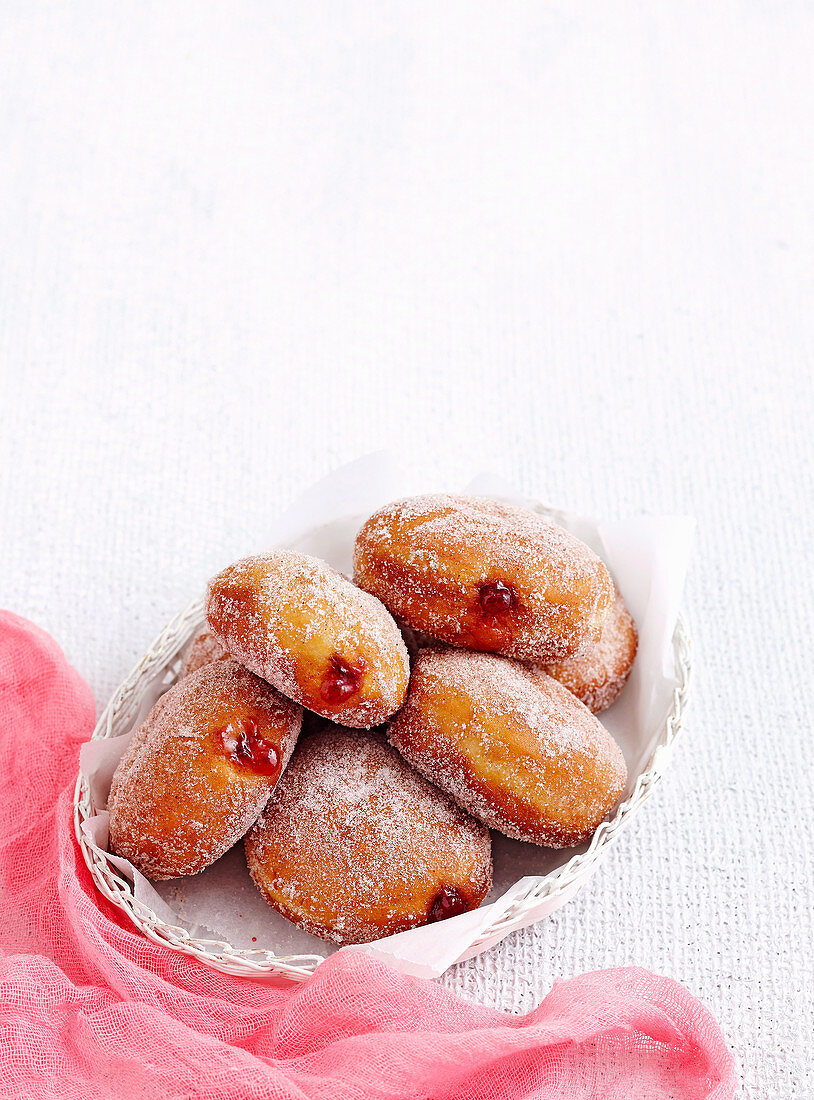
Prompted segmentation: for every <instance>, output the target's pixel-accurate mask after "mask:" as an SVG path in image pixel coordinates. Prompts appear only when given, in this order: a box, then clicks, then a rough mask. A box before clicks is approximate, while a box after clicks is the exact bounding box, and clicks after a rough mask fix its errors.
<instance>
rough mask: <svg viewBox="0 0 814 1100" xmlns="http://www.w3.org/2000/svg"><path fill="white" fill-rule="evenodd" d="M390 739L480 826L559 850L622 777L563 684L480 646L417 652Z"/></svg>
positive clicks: (604, 741) (594, 815)
mask: <svg viewBox="0 0 814 1100" xmlns="http://www.w3.org/2000/svg"><path fill="white" fill-rule="evenodd" d="M388 736H389V739H390V743H391V744H392V745H394V746H395V747H396V748H397V749H398V750H399V752H400V753H401V754H402V755H403V756H404V757H405V759H406V760H408V761H409V763H410V764H412V765H413V767H415V768H417V769H418V770H419V771H420V772H421V773H422V774H423V775H425V776H426V777H427V778H428V779H429V780H430V781H431V782H432V783H435V784H436V785H437V786H439V787H440V788H441V789H442V790H444V791H446V792H447V793H448V794H450V795H451V796H452V797H453V798H454V799H455V801H456V802H457V803H458V804H459V805H460V806H462V807H463V808H464V809H466V810H468V811H469V812H470V813H471V814H473V816H474V817H476V818H478V820H480V821H482V822H483V823H484V824H485V825H488V826H490V827H491V828H493V829H497V830H499V831H500V832H501V833H505V834H506V835H507V836H511V837H516V838H517V839H518V840H527V841H530V842H531V843H533V844H544V845H546V846H548V847H551V848H565V847H568V846H570V845H572V844H579V843H580V842H581V841H582V840H584V839H585V838H586V837H588V836H590V834H591V833H592V832H593V831H594V829H595V828H596V827H597V825H598V824H599V822H600V821H601V820H602V819H603V817H605V815H606V814H607V812H608V810H610V808H611V807H612V806H613V805H614V803H615V802H616V800H617V799H618V798H619V795H620V794H621V792H622V789H623V788H624V785H625V779H626V769H625V762H624V758H623V757H622V753H621V751H620V749H619V746H618V745H617V744H616V742H615V741H614V740H613V738H612V737H611V735H610V734H609V733H608V731H607V730H606V729H605V727H604V726H603V725H602V724H601V723H600V722H599V721H598V720H597V719H596V718H594V716H593V715H592V714H591V712H590V711H589V710H588V708H587V707H585V706H583V705H582V703H580V701H579V700H578V699H576V698H575V697H574V696H573V695H572V694H571V692H570V691H568V689H567V688H564V687H563V686H562V684H559V683H558V682H557V681H556V680H554V679H552V678H551V677H550V676H547V675H546V674H545V673H544V672H540V671H536V670H535V669H532V668H529V667H528V666H526V665H522V664H519V663H518V662H516V661H510V660H507V659H506V658H505V657H498V656H496V655H494V654H490V653H473V652H470V651H467V650H462V649H449V648H447V649H444V650H423V651H422V652H421V653H419V655H418V657H417V658H416V659H415V661H414V662H413V673H412V678H411V680H410V691H409V694H408V696H407V702H406V703H405V705H404V707H403V708H402V709H401V711H399V713H398V714H397V715H396V717H395V719H394V720H393V721H392V722H391V723H390V725H389V727H388Z"/></svg>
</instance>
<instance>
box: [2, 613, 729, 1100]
mask: <svg viewBox="0 0 814 1100" xmlns="http://www.w3.org/2000/svg"><path fill="white" fill-rule="evenodd" d="M93 721H94V705H93V699H92V696H91V693H90V690H89V689H88V687H87V685H86V684H85V683H84V681H83V680H82V679H81V677H80V676H79V675H78V674H77V673H76V672H75V671H74V670H73V669H72V668H71V667H70V666H69V665H68V664H67V662H66V660H65V658H64V656H63V654H62V652H61V650H60V649H59V647H58V646H57V645H56V643H55V642H54V641H53V640H52V639H51V638H50V637H49V636H48V635H47V634H45V633H44V632H43V631H42V630H40V629H39V628H38V627H36V626H34V625H33V624H31V623H29V622H27V621H26V620H24V619H21V618H19V617H18V616H16V615H13V614H12V613H10V612H0V739H2V754H3V759H4V760H5V762H6V767H5V770H4V773H3V776H2V779H1V780H0V783H2V793H3V797H2V799H1V800H0V815H2V829H1V830H0V874H2V881H3V890H4V905H3V910H2V912H3V916H2V937H1V939H0V942H1V943H2V946H0V1096H2V1097H26V1098H27V1097H31V1098H37V1100H39V1098H55V1100H56V1098H73V1097H77V1098H78V1097H82V1098H83V1100H96V1098H99V1100H102V1098H118V1097H121V1098H127V1100H129V1098H131V1097H151V1098H154V1097H162V1098H163V1097H166V1098H170V1097H172V1098H179V1100H180V1098H182V1097H206V1098H212V1100H215V1098H224V1100H225V1098H235V1097H275V1098H285V1100H289V1098H290V1100H295V1098H296V1100H304V1098H309V1100H311V1098H313V1100H318V1098H325V1100H328V1098H330V1100H344V1098H348V1100H350V1098H354V1100H356V1098H362V1097H364V1098H368V1097H370V1098H377V1100H378V1098H381V1100H384V1098H389V1100H396V1098H405V1100H407V1098H411V1100H412V1098H415V1100H447V1098H449V1100H452V1098H456V1100H465V1098H471V1100H475V1098H479V1100H481V1098H490V1100H491V1098H494V1100H504V1098H505V1100H524V1098H526V1097H528V1098H529V1100H531V1098H532V1097H533V1098H535V1100H539V1098H553V1097H568V1098H569V1100H577V1098H585V1100H588V1098H597V1100H599V1098H603V1100H614V1098H619V1100H622V1098H625V1100H635V1098H636V1097H642V1098H644V1097H647V1098H648V1100H659V1098H664V1100H667V1098H668V1097H670V1098H673V1100H700V1098H702V1097H703V1098H714V1100H726V1098H728V1097H731V1096H733V1095H734V1087H735V1086H734V1082H735V1073H734V1066H733V1060H732V1057H731V1055H730V1054H729V1052H728V1050H727V1048H726V1045H725V1043H724V1040H723V1038H722V1036H721V1033H720V1031H719V1029H718V1026H717V1024H716V1023H715V1021H714V1020H713V1018H712V1016H711V1015H710V1014H709V1013H708V1012H707V1010H706V1009H705V1008H704V1007H703V1006H702V1005H701V1004H700V1003H699V1002H698V1001H696V1000H695V999H694V998H693V997H691V996H690V994H689V993H688V992H687V991H686V990H685V989H684V988H683V987H682V986H681V985H679V984H678V983H677V982H675V981H673V980H671V979H669V978H666V977H658V976H656V975H654V974H652V973H650V972H649V971H647V970H644V969H639V968H623V969H616V970H607V971H599V972H596V973H593V974H585V975H582V976H581V977H577V978H572V979H569V980H567V981H563V982H559V983H558V984H557V985H556V986H555V987H554V989H553V990H552V992H551V993H550V994H549V995H548V996H547V997H546V998H545V999H544V1001H543V1002H542V1004H541V1005H540V1006H539V1007H538V1008H537V1009H535V1010H534V1011H533V1012H531V1013H529V1014H528V1015H526V1016H512V1015H507V1014H503V1013H501V1012H498V1011H496V1010H494V1009H491V1008H488V1007H484V1006H479V1005H475V1004H472V1003H469V1002H467V1001H465V1000H463V999H461V998H459V997H457V996H455V995H454V994H452V993H451V992H449V991H448V990H445V989H444V988H442V987H441V986H439V985H436V984H433V983H429V982H421V981H418V980H415V979H412V978H408V977H405V976H403V975H400V974H397V973H395V972H394V971H391V970H390V969H389V968H387V967H385V966H383V965H381V964H380V963H378V962H375V961H373V960H371V959H369V958H366V957H364V956H362V955H359V954H356V953H352V952H349V953H344V952H339V953H338V954H336V955H334V956H332V957H331V958H330V959H329V960H328V961H327V962H326V963H324V964H323V965H322V966H321V967H320V968H319V970H318V971H317V973H316V975H315V976H314V977H313V978H312V979H310V980H309V981H308V982H306V983H305V984H303V985H293V984H291V983H289V982H287V981H285V980H278V981H270V982H268V981H263V982H261V981H254V980H246V979H239V978H236V977H233V976H230V975H225V974H219V973H216V972H214V971H211V970H209V969H207V968H205V967H203V966H202V965H200V964H199V963H198V962H196V961H195V960H192V959H189V958H187V957H185V956H183V955H180V954H177V953H174V952H171V951H168V950H164V949H162V948H160V947H158V946H156V945H155V944H153V943H151V942H149V941H148V940H146V939H145V938H144V937H142V936H141V935H140V934H139V933H137V932H136V931H135V929H134V928H132V927H131V926H130V925H129V923H128V922H127V919H126V918H125V917H124V915H123V914H121V913H119V912H118V910H116V909H115V907H113V906H111V905H110V904H109V903H108V902H107V901H106V900H105V899H104V898H102V897H101V895H99V894H98V893H97V892H96V890H95V887H94V885H93V881H92V879H91V877H90V875H89V872H88V871H87V868H86V867H85V865H84V863H83V861H82V858H81V854H80V852H79V848H78V845H77V843H76V840H75V838H74V836H73V826H72V795H73V784H74V780H75V773H76V765H77V753H78V748H79V745H80V744H81V742H82V741H83V740H85V739H86V738H87V737H88V736H89V734H90V731H91V729H92V727H93Z"/></svg>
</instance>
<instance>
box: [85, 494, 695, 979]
mask: <svg viewBox="0 0 814 1100" xmlns="http://www.w3.org/2000/svg"><path fill="white" fill-rule="evenodd" d="M539 510H540V511H541V512H544V513H546V514H550V515H553V516H554V517H555V518H557V515H558V513H557V512H556V510H554V509H550V508H546V507H543V506H539ZM202 621H203V601H202V600H200V599H198V600H196V601H195V602H193V603H191V604H190V605H189V606H188V607H186V608H185V609H184V610H183V611H181V612H179V614H177V615H176V616H175V618H173V619H172V620H171V622H170V623H168V625H167V626H166V627H165V629H164V630H163V631H162V632H161V634H159V636H158V637H157V638H156V640H155V641H154V642H153V644H152V645H151V646H150V648H149V649H148V650H147V652H146V653H145V654H144V656H143V657H142V658H141V660H140V661H139V663H138V664H137V665H136V667H135V668H134V669H133V671H132V672H131V673H130V675H129V676H128V677H127V679H126V680H125V681H124V682H123V683H122V684H121V686H120V687H119V689H118V690H117V691H116V693H115V694H114V696H113V698H112V699H111V700H110V702H109V703H108V705H107V707H106V708H105V710H104V712H103V714H102V716H101V718H100V719H99V723H98V725H97V726H96V729H95V730H94V732H93V738H94V739H97V738H103V737H116V736H119V735H120V734H123V733H127V732H128V731H129V730H130V729H131V728H132V726H133V722H134V720H135V717H136V715H137V713H138V711H139V708H140V706H141V703H142V696H143V695H144V693H145V691H146V688H147V685H150V684H154V683H155V680H156V677H161V678H162V680H163V682H164V683H165V684H166V686H167V687H169V686H170V685H171V684H172V683H173V682H174V681H175V679H176V677H177V674H178V668H179V665H180V658H181V654H182V652H183V650H184V649H185V647H186V645H187V644H188V642H189V641H190V639H191V638H192V637H193V635H194V634H195V633H196V632H197V630H198V629H199V628H200V626H201V624H202ZM673 651H674V659H675V678H676V683H677V686H676V688H675V690H674V692H673V701H672V708H671V711H670V713H669V715H668V716H667V718H666V720H665V721H664V723H663V725H662V727H661V729H660V730H659V731H658V736H657V738H656V741H655V746H654V748H653V751H652V753H651V754H650V756H649V759H648V760H647V762H646V764H645V767H644V768H643V770H642V771H641V773H640V774H639V776H638V778H637V779H636V782H635V784H634V786H633V789H632V791H631V793H630V795H629V797H628V798H627V799H626V800H625V801H624V802H622V803H620V805H619V806H618V807H617V808H616V810H615V811H614V812H613V813H612V815H611V816H610V817H609V818H608V819H607V820H606V821H603V822H602V824H601V825H600V826H599V828H598V829H597V830H596V832H595V833H594V836H593V838H592V840H591V842H590V845H589V846H588V847H587V849H586V850H584V851H580V852H578V853H577V854H576V855H574V856H572V858H571V859H569V860H568V861H567V862H566V863H564V864H563V865H562V866H560V867H558V868H557V869H555V870H554V871H552V872H550V873H549V874H547V875H543V876H541V877H540V878H538V879H536V880H533V881H532V884H531V885H530V886H529V888H528V889H527V890H526V891H525V892H523V893H522V894H521V895H519V896H518V897H516V898H515V899H514V901H513V902H512V904H511V906H510V907H509V908H508V909H504V910H503V911H501V912H500V913H499V916H497V917H496V918H495V919H494V920H493V921H492V922H490V924H488V925H487V926H486V927H485V928H484V929H482V931H481V934H480V936H479V937H478V939H477V941H476V942H475V943H474V944H472V945H471V946H470V947H469V949H468V950H466V951H465V953H464V955H463V956H462V957H470V956H472V955H475V954H478V953H479V952H480V951H482V950H485V949H486V948H487V947H489V946H490V945H491V944H493V943H496V942H497V941H498V940H500V939H502V938H503V937H504V936H506V935H508V934H509V933H510V932H512V931H514V930H515V929H516V928H519V927H522V926H523V925H524V924H526V923H529V914H530V913H531V912H533V911H534V910H539V908H540V906H541V903H546V902H547V903H548V905H547V906H546V908H547V909H548V910H551V909H554V908H556V907H557V902H558V901H560V902H563V901H565V900H567V899H568V898H570V897H571V896H573V895H574V894H575V893H576V892H577V890H578V889H579V888H580V886H582V885H583V884H584V883H585V881H586V880H587V879H588V877H589V876H590V874H591V873H592V871H593V870H594V869H595V868H596V866H597V864H598V862H599V860H600V859H601V858H602V856H603V855H604V854H605V853H606V852H607V850H608V848H609V846H610V845H611V844H612V843H613V841H614V840H616V839H617V837H618V836H619V835H620V834H621V832H622V830H623V829H624V828H625V827H626V826H627V825H628V824H629V822H630V821H631V820H632V818H633V816H634V815H635V813H636V811H637V810H639V809H640V807H641V806H642V805H643V804H644V802H645V801H646V800H647V799H648V798H649V797H650V795H651V794H652V792H653V790H654V789H655V787H656V784H657V783H658V782H659V780H660V779H661V778H662V776H663V774H664V772H665V770H666V768H667V766H668V763H669V761H670V758H671V756H672V753H673V750H674V748H675V744H676V742H677V740H678V736H679V733H680V731H681V726H682V720H683V717H684V713H685V709H686V705H687V695H688V687H689V680H690V641H689V636H688V633H687V630H686V627H685V624H684V622H683V620H681V619H679V620H678V623H677V625H676V629H675V633H674V636H673ZM97 810H98V807H96V806H94V805H93V803H92V799H91V792H90V788H89V784H88V783H87V782H86V781H85V779H84V777H83V776H82V775H81V774H80V775H79V777H78V779H77V783H76V790H75V796H74V824H75V829H76V836H77V839H78V841H79V844H80V847H81V849H82V854H83V856H84V859H85V862H86V863H87V865H88V868H89V869H90V872H91V875H92V876H93V878H94V881H95V882H96V885H97V886H98V888H99V890H100V891H101V892H102V893H103V894H104V895H105V897H107V898H108V899H109V900H110V901H111V902H113V904H114V905H116V906H118V908H119V909H121V910H123V911H124V912H125V913H126V914H127V915H128V917H129V918H130V919H131V920H132V922H133V923H134V924H135V925H136V927H137V928H139V929H140V930H141V931H142V932H143V933H144V934H145V935H146V936H148V937H149V938H150V939H151V940H154V941H155V942H156V943H158V944H161V945H162V946H163V947H169V948H172V949H173V950H176V951H180V952H183V953H184V954H186V955H192V956H194V957H195V958H197V959H199V960H200V961H201V962H203V963H206V965H207V966H211V967H213V968H214V969H216V970H221V971H223V972H225V973H227V974H236V975H241V976H245V977H252V978H262V977H264V976H265V977H274V976H280V975H282V976H286V977H288V978H292V979H295V980H303V979H305V978H307V977H308V976H309V975H310V974H312V973H313V971H314V970H315V969H316V967H317V966H318V965H319V963H320V962H322V961H323V957H324V956H322V955H319V954H312V955H311V954H308V955H277V954H275V952H274V950H273V949H272V948H258V949H254V948H252V949H244V948H236V947H233V946H232V945H231V944H228V943H225V942H222V941H219V940H210V939H196V938H194V937H193V936H191V935H190V933H189V932H188V931H187V930H186V929H184V928H182V927H179V926H174V925H168V924H166V923H165V922H164V921H163V920H161V919H160V918H159V917H158V916H157V915H156V914H155V913H154V912H153V911H152V910H151V909H150V908H149V907H147V906H146V905H145V904H144V903H143V902H141V901H139V900H138V899H137V898H136V897H135V896H134V893H133V885H132V883H131V882H130V881H129V879H127V878H126V877H125V876H124V875H123V874H122V872H121V871H120V870H119V869H118V868H117V867H116V866H115V865H114V864H113V863H112V862H111V860H110V858H109V857H108V855H107V853H105V852H102V851H100V850H99V849H98V848H97V847H96V846H95V845H94V844H92V843H91V841H90V839H89V837H88V836H87V835H86V833H85V832H84V830H83V828H82V826H83V824H84V822H86V821H87V820H88V819H89V818H90V817H92V816H93V815H94V814H95V813H96V812H97Z"/></svg>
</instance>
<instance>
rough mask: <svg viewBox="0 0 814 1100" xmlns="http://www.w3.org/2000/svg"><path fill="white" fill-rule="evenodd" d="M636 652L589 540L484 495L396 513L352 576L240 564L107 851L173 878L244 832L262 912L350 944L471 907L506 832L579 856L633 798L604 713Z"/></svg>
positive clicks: (218, 599) (265, 561)
mask: <svg viewBox="0 0 814 1100" xmlns="http://www.w3.org/2000/svg"><path fill="white" fill-rule="evenodd" d="M636 645H637V633H636V626H635V624H634V622H633V619H632V618H631V616H630V613H629V612H628V610H627V608H626V607H625V605H624V602H623V600H622V597H621V595H620V594H619V592H618V591H617V590H616V588H615V586H614V583H613V580H612V579H611V577H610V574H609V573H608V570H607V568H606V567H605V565H604V564H603V563H602V561H600V559H599V558H598V557H597V556H596V554H594V553H593V551H592V550H590V549H589V548H588V547H587V546H586V545H585V544H584V543H582V542H580V541H579V540H578V539H577V538H575V537H574V536H573V535H571V534H569V533H568V532H567V531H566V530H564V529H563V528H562V527H560V526H558V525H557V524H555V523H554V522H552V521H551V520H549V519H547V518H545V517H543V516H541V515H539V514H537V513H536V512H532V511H530V510H527V509H524V508H517V507H510V506H508V505H505V504H501V503H498V502H497V501H492V500H487V499H485V498H480V497H465V496H452V495H446V494H445V495H434V496H420V497H412V498H409V499H407V500H401V501H397V502H395V503H393V504H389V505H387V506H386V507H385V508H382V509H380V510H379V511H378V512H376V513H375V514H374V515H372V516H371V517H370V518H369V519H368V520H367V521H366V522H365V523H364V525H363V526H362V528H361V530H360V531H359V533H358V535H357V538H356V543H355V546H354V573H353V581H351V580H349V579H348V578H347V577H344V576H343V575H342V574H340V573H338V572H336V571H335V570H334V569H331V568H330V566H328V565H327V564H326V563H325V562H323V561H319V560H318V559H316V558H312V557H308V556H307V555H304V554H299V553H296V552H294V551H293V550H274V551H271V552H270V553H266V554H258V555H256V556H254V557H250V558H245V559H243V560H242V561H238V562H235V563H234V564H233V565H230V566H228V567H227V568H226V569H224V570H222V571H221V572H220V573H218V574H217V576H215V577H213V579H212V580H211V581H210V583H209V587H208V591H207V600H206V627H205V629H204V630H203V631H202V632H201V633H200V634H199V635H198V636H197V637H196V638H195V639H194V640H193V641H192V643H191V645H190V647H189V649H188V650H187V652H186V654H185V656H184V660H183V664H182V668H181V674H180V678H179V680H178V681H177V683H176V684H175V685H174V686H173V687H172V688H170V690H169V691H168V692H166V694H165V695H163V696H162V697H161V698H160V699H159V700H158V702H157V703H156V705H155V706H154V707H153V709H152V711H151V712H150V714H149V715H148V716H147V718H146V719H145V721H144V722H143V723H142V725H141V726H140V727H139V728H138V729H137V730H136V732H135V733H134V734H133V736H132V739H131V741H130V744H129V745H128V747H127V750H126V751H125V753H124V756H123V757H122V759H121V761H120V763H119V765H118V768H117V769H116V773H115V775H114V777H113V783H112V786H111V791H110V799H109V810H110V846H111V850H112V851H113V852H115V853H116V854H118V855H121V856H124V857H125V858H127V859H128V860H130V862H131V863H132V864H133V865H134V866H135V867H137V868H138V869H139V870H140V871H141V872H142V873H143V874H145V875H147V876H148V877H150V878H153V879H165V878H174V877H177V876H181V875H191V874H196V873H197V872H199V871H201V870H203V869H204V868H205V867H207V866H209V865H210V864H211V863H213V862H214V861H215V860H216V859H218V858H219V857H220V856H221V855H223V854H224V852H226V851H227V850H228V849H229V848H231V847H232V846H233V845H234V844H236V843H237V842H238V841H239V840H241V839H243V841H244V845H245V852H246V862H247V865H248V869H249V873H250V874H251V876H252V878H253V880H254V882H255V884H256V886H257V888H258V889H259V890H260V892H261V894H262V895H263V896H264V897H265V899H266V900H267V901H268V903H269V905H271V906H272V907H273V908H274V909H276V910H277V911H278V912H280V913H281V914H282V915H283V916H284V917H285V918H286V919H287V920H290V921H292V922H294V923H295V924H297V925H298V926H299V927H301V928H303V929H305V930H306V931H307V932H310V933H312V934H313V935H315V936H319V937H322V938H323V939H326V940H330V941H332V942H334V943H339V944H348V943H366V942H369V941H371V940H376V939H380V938H381V937H383V936H389V935H393V934H394V933H397V932H402V931H405V930H406V929H409V928H414V927H416V926H418V925H422V924H427V923H430V922H432V921H438V920H444V919H446V918H448V917H452V916H456V915H457V914H460V913H465V912H467V911H469V910H471V909H475V908H477V907H478V906H479V905H480V904H481V902H482V901H483V900H484V898H485V897H486V895H487V894H488V892H489V890H490V888H491V883H492V854H491V835H490V830H497V831H498V832H501V833H503V834H505V835H506V836H509V837H514V838H516V839H517V840H521V841H526V842H528V843H530V844H538V845H545V846H547V847H552V848H562V847H568V846H571V845H576V844H580V843H582V842H583V841H584V840H586V839H587V838H588V837H590V835H591V834H592V833H593V832H594V830H595V829H596V827H597V825H598V824H599V823H600V822H601V821H602V820H603V818H605V816H606V815H607V814H608V812H609V811H610V810H611V809H612V807H613V806H614V805H615V804H616V802H617V801H618V799H619V797H620V795H621V794H622V792H623V790H624V787H625V783H626V780H627V773H626V767H625V762H624V758H623V756H622V753H621V750H620V749H619V746H618V745H617V744H616V742H615V741H614V740H613V738H612V737H611V735H610V734H609V733H608V731H607V730H606V729H605V727H604V726H603V725H602V724H601V723H600V722H599V721H598V720H597V718H596V717H595V715H596V714H597V713H598V712H600V711H601V710H603V709H605V708H606V707H608V706H610V705H611V703H613V701H614V700H615V699H616V697H617V696H618V694H619V692H620V691H621V690H622V688H623V687H624V685H625V683H626V681H627V678H628V676H629V674H630V670H631V666H632V665H633V661H634V658H635V655H636Z"/></svg>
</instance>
